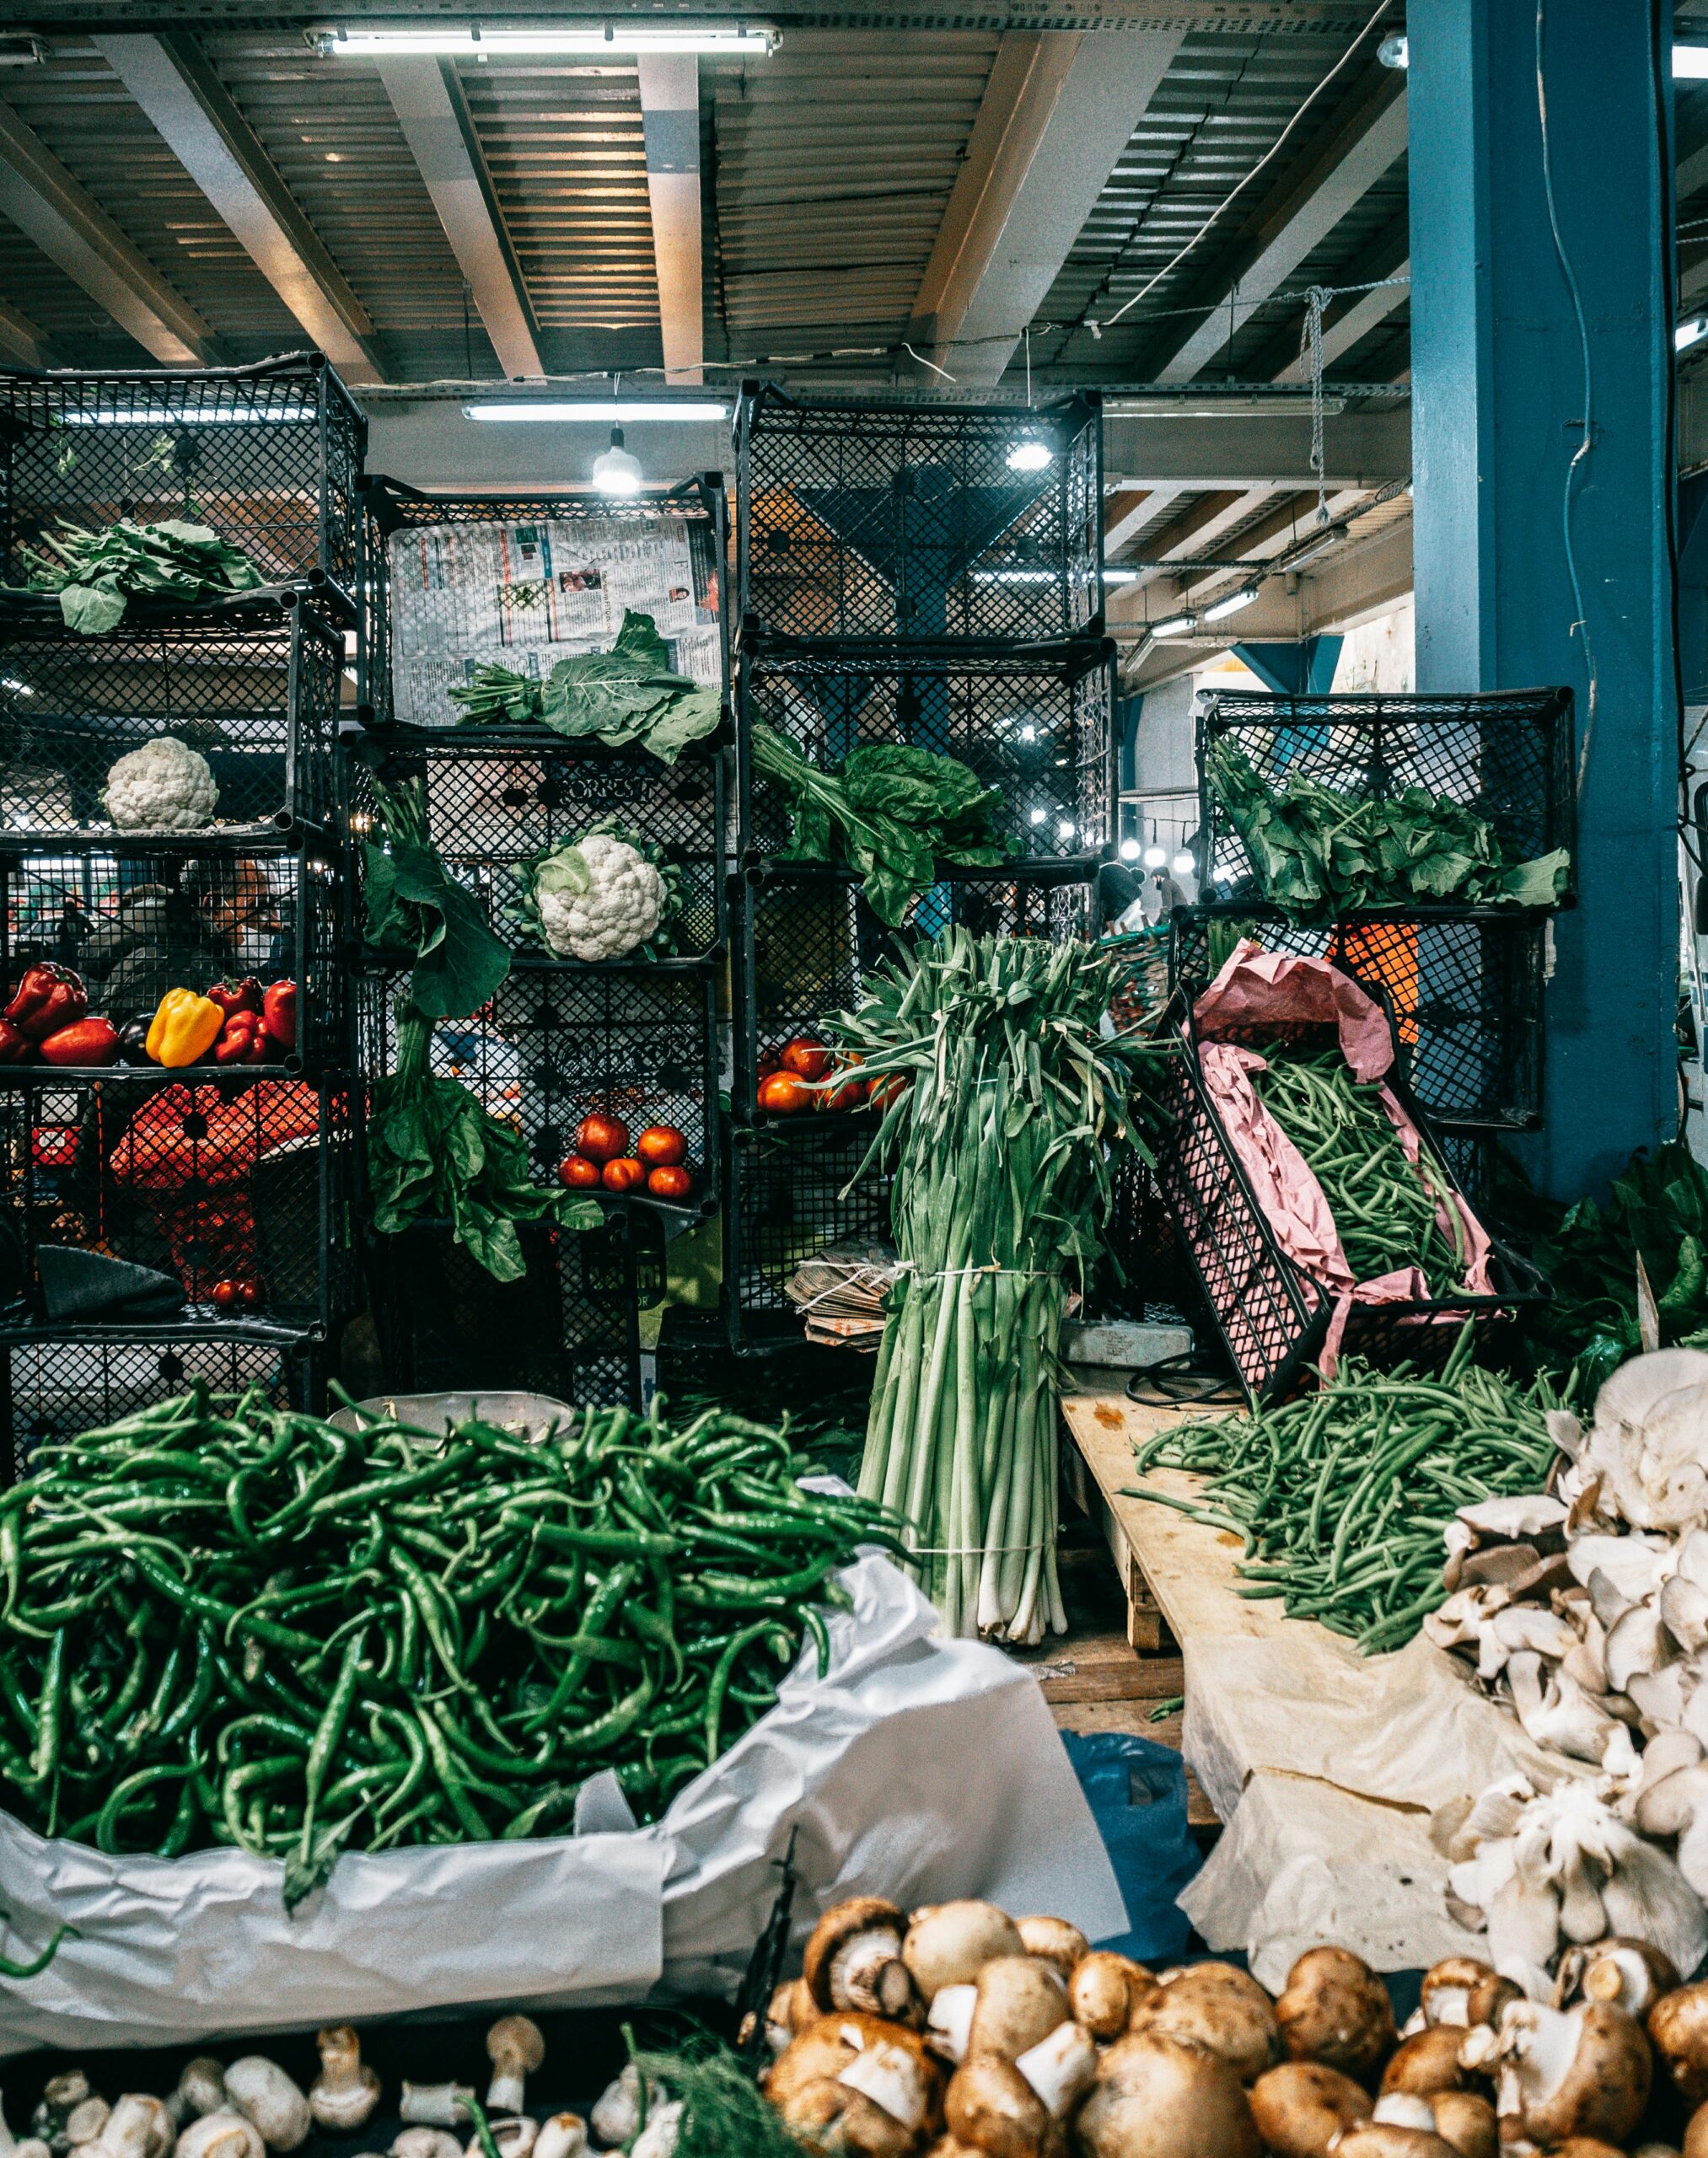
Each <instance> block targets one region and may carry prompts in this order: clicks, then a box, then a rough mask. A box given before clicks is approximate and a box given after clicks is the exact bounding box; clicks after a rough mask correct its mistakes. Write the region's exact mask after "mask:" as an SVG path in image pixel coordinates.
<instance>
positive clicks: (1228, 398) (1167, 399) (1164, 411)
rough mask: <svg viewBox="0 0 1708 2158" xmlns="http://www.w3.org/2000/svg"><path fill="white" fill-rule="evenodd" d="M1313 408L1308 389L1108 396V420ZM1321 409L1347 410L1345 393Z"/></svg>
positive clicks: (1234, 415)
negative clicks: (1192, 394) (1223, 393)
mask: <svg viewBox="0 0 1708 2158" xmlns="http://www.w3.org/2000/svg"><path fill="white" fill-rule="evenodd" d="M1320 409H1321V410H1322V411H1324V412H1327V413H1330V414H1333V413H1336V412H1344V411H1345V409H1346V400H1345V398H1344V397H1325V398H1324V400H1322V405H1321V407H1320ZM1312 410H1313V405H1312V403H1311V397H1310V392H1309V389H1303V390H1297V389H1285V388H1281V389H1238V390H1232V391H1229V392H1228V393H1227V394H1226V395H1222V396H1219V397H1206V396H1205V395H1203V393H1202V389H1201V386H1200V391H1199V394H1198V395H1196V396H1189V395H1185V394H1184V393H1183V392H1179V391H1169V390H1167V389H1141V390H1128V391H1126V392H1125V394H1124V395H1121V396H1119V397H1105V398H1104V405H1103V416H1104V419H1106V420H1227V419H1249V417H1250V416H1252V415H1253V414H1254V413H1264V414H1269V413H1280V412H1301V411H1303V412H1309V411H1312Z"/></svg>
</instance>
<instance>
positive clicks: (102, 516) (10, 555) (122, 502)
mask: <svg viewBox="0 0 1708 2158" xmlns="http://www.w3.org/2000/svg"><path fill="white" fill-rule="evenodd" d="M367 440H368V423H367V421H365V420H364V419H363V416H362V414H361V411H360V410H359V409H358V408H357V405H356V403H355V400H353V399H352V397H351V395H350V393H349V391H348V390H347V389H345V387H344V385H343V384H342V383H341V382H340V381H339V379H338V378H337V376H336V374H335V373H333V371H332V369H331V368H330V366H328V364H327V362H326V361H325V359H324V358H323V357H322V356H321V355H320V353H318V352H296V353H292V354H289V355H287V357H282V358H279V359H272V360H263V361H261V362H259V363H258V364H257V365H255V366H254V367H244V368H198V369H196V370H194V371H192V372H190V373H182V372H180V371H177V370H172V369H165V368H139V369H137V370H135V371H134V372H127V373H69V372H67V373H52V374H41V373H34V372H26V371H22V370H20V371H18V372H13V373H0V448H3V453H4V454H3V459H0V582H4V583H7V584H13V585H22V584H24V583H27V582H28V581H29V568H30V565H29V562H28V560H27V558H26V557H25V556H24V555H23V554H22V553H21V552H20V550H21V549H22V548H23V547H24V546H26V545H35V543H36V542H37V541H39V539H40V536H41V534H42V533H43V532H44V531H45V530H48V529H52V528H53V527H55V526H56V525H59V524H62V523H67V524H77V525H83V526H87V527H91V528H94V527H99V526H101V525H106V524H110V523H113V521H114V520H115V518H121V517H126V518H133V519H135V520H136V521H137V523H148V524H153V523H166V522H169V521H170V520H172V519H174V518H181V519H183V520H185V521H186V522H188V523H192V524H207V525H212V528H213V529H214V530H215V531H216V532H218V534H219V535H220V537H221V538H222V539H228V540H229V541H230V542H231V544H232V545H234V546H236V547H240V548H241V549H242V550H243V551H244V553H245V554H246V555H247V556H249V558H250V561H252V562H253V563H254V564H255V567H256V568H257V569H258V570H259V571H260V573H261V575H262V577H264V578H265V579H266V581H267V582H268V583H270V584H287V583H290V582H293V581H294V580H296V579H298V578H304V577H314V576H316V575H318V576H320V577H325V578H327V579H330V582H332V583H333V584H335V585H336V586H337V587H339V588H340V589H341V592H342V593H344V594H345V595H346V598H352V597H353V595H354V593H355V592H356V589H357V575H358V565H359V556H360V542H359V538H358V534H357V507H356V485H357V479H358V477H359V475H360V474H361V470H362V460H363V454H364V451H365V449H366V446H367Z"/></svg>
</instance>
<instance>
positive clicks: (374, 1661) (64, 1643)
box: [0, 1391, 899, 1903]
mask: <svg viewBox="0 0 1708 2158" xmlns="http://www.w3.org/2000/svg"><path fill="white" fill-rule="evenodd" d="M37 1460H38V1463H40V1467H39V1468H38V1470H37V1473H36V1474H33V1475H32V1476H30V1478H29V1479H27V1480H25V1481H24V1482H23V1483H20V1484H17V1485H16V1486H14V1487H13V1489H12V1490H9V1491H7V1492H5V1493H4V1494H3V1495H0V1574H3V1580H4V1590H5V1602H4V1606H3V1609H0V1803H3V1804H4V1805H5V1806H7V1807H8V1808H9V1809H10V1810H11V1811H12V1812H14V1813H16V1814H18V1815H19V1816H20V1817H22V1818H23V1819H24V1820H25V1821H27V1822H29V1823H30V1825H31V1826H32V1827H33V1828H37V1829H39V1830H40V1832H41V1833H44V1834H46V1835H57V1836H66V1837H70V1838H73V1839H78V1840H81V1841H84V1842H92V1843H94V1844H95V1845H96V1846H98V1847H99V1849H102V1850H105V1851H148V1852H154V1853H158V1854H159V1855H162V1856H165V1857H173V1856H176V1855H178V1854H180V1853H181V1852H184V1851H186V1850H191V1849H201V1848H205V1847H207V1846H208V1845H210V1844H235V1845H237V1846H239V1847H240V1848H241V1849H244V1850H247V1851H250V1852H252V1853H255V1854H256V1855H261V1856H267V1857H274V1858H282V1859H283V1860H285V1861H286V1865H287V1873H286V1900H287V1903H294V1902H295V1901H297V1900H298V1899H299V1898H301V1897H302V1896H303V1895H305V1894H307V1893H308V1892H309V1889H310V1888H312V1887H315V1886H317V1885H318V1884H319V1883H320V1882H321V1881H323V1880H324V1879H325V1876H326V1875H327V1873H328V1872H329V1871H330V1868H331V1865H332V1864H333V1862H334V1861H335V1860H336V1857H337V1855H338V1853H339V1852H340V1851H341V1850H344V1849H360V1850H368V1851H377V1850H384V1849H389V1848H391V1847H393V1846H395V1845H397V1844H422V1843H456V1842H460V1841H466V1840H476V1839H495V1838H506V1837H511V1838H513V1837H525V1836H532V1835H545V1834H552V1833H560V1832H563V1831H567V1828H568V1827H569V1825H570V1823H571V1821H572V1815H573V1812H574V1806H575V1797H576V1793H577V1790H578V1789H579V1787H580V1785H581V1784H582V1783H583V1780H585V1779H586V1778H587V1777H588V1775H590V1774H593V1773H594V1772H595V1771H596V1770H599V1769H607V1768H610V1769H615V1770H616V1771H617V1772H618V1774H619V1776H620V1780H621V1782H622V1785H623V1787H624V1789H625V1790H626V1793H627V1795H628V1796H629V1798H630V1800H631V1803H632V1804H633V1805H634V1806H635V1809H636V1812H637V1813H638V1814H639V1815H641V1817H643V1818H650V1817H655V1816H656V1815H657V1814H658V1812H662V1811H663V1807H664V1806H666V1805H667V1804H668V1803H669V1799H670V1797H671V1796H672V1794H673V1793H674V1792H675V1791H676V1790H678V1789H679V1788H680V1786H681V1785H683V1784H685V1782H687V1781H688V1780H690V1779H691V1778H692V1777H694V1776H695V1775H696V1774H699V1773H700V1771H701V1770H702V1769H705V1768H706V1766H707V1765H708V1764H709V1763H711V1762H712V1761H713V1760H715V1759H716V1758H717V1756H718V1755H719V1753H722V1751H723V1750H724V1749H725V1748H726V1747H728V1746H729V1745H730V1744H731V1743H732V1742H733V1740H734V1739H735V1738H736V1737H738V1736H739V1734H740V1733H741V1732H742V1731H744V1730H745V1729H746V1728H747V1727H748V1726H749V1724H751V1723H752V1722H754V1721H755V1719H756V1718H758V1717H759V1716H760V1715H763V1714H764V1713H765V1710H766V1709H768V1708H769V1707H770V1706H771V1703H772V1702H773V1700H774V1699H776V1688H777V1683H778V1681H779V1679H780V1678H781V1676H782V1675H783V1674H784V1673H785V1672H787V1671H788V1669H789V1668H790V1667H791V1666H792V1664H793V1663H794V1661H795V1660H796V1658H797V1656H798V1654H799V1652H800V1650H801V1648H802V1645H803V1642H804V1641H805V1640H807V1639H808V1638H809V1637H810V1639H811V1640H813V1641H814V1643H815V1644H816V1647H817V1651H818V1659H819V1668H820V1670H821V1671H822V1670H823V1669H824V1665H825V1660H826V1657H827V1655H828V1649H829V1636H828V1633H827V1630H826V1626H825V1619H824V1613H825V1611H826V1609H827V1608H835V1607H838V1606H846V1592H844V1591H842V1590H841V1587H840V1586H839V1584H838V1582H837V1581H836V1579H835V1574H836V1570H837V1569H838V1568H840V1567H842V1566H845V1565H847V1564H848V1563H849V1562H850V1561H851V1559H853V1557H854V1556H855V1554H856V1549H857V1547H858V1546H860V1545H862V1544H873V1543H876V1544H878V1545H881V1546H884V1547H885V1548H889V1549H896V1548H899V1547H898V1546H897V1545H896V1544H895V1542H894V1538H893V1537H892V1536H891V1535H890V1533H889V1527H890V1526H891V1524H889V1523H888V1522H887V1520H886V1517H884V1515H883V1513H882V1512H881V1510H880V1509H878V1508H877V1507H875V1506H873V1505H871V1504H870V1503H868V1502H867V1501H863V1500H857V1499H854V1498H852V1497H837V1496H819V1495H811V1494H808V1493H807V1492H805V1491H803V1490H801V1489H800V1486H799V1484H798V1478H799V1477H800V1476H801V1475H802V1474H803V1473H804V1472H805V1469H806V1468H807V1464H806V1463H804V1462H803V1461H802V1460H801V1459H800V1458H799V1457H798V1456H797V1455H796V1453H795V1452H794V1450H793V1448H792V1445H791V1444H790V1441H789V1439H788V1437H787V1433H786V1432H780V1431H775V1430H772V1429H770V1428H769V1427H767V1426H765V1425H759V1424H754V1423H750V1422H748V1421H747V1420H744V1419H743V1418H741V1417H739V1416H733V1415H728V1414H727V1413H725V1412H724V1411H722V1410H721V1409H709V1410H706V1411H705V1412H704V1413H702V1414H701V1415H697V1416H696V1417H695V1418H694V1419H693V1420H692V1421H691V1422H689V1423H686V1424H685V1425H684V1427H683V1428H682V1429H680V1430H679V1431H673V1430H672V1429H671V1428H670V1427H669V1425H668V1424H667V1423H666V1422H664V1421H663V1420H662V1418H661V1417H660V1415H658V1412H656V1411H655V1413H654V1415H653V1416H652V1417H650V1418H647V1419H642V1418H641V1417H638V1416H636V1415H631V1413H630V1412H629V1411H627V1410H626V1409H589V1410H586V1411H584V1412H583V1415H582V1416H581V1418H580V1420H579V1422H578V1423H577V1424H575V1425H572V1426H570V1427H568V1428H567V1429H562V1430H560V1431H557V1432H556V1433H555V1434H554V1435H553V1436H551V1437H550V1438H548V1439H547V1440H546V1441H544V1442H543V1443H540V1444H531V1443H529V1442H528V1441H525V1440H524V1439H522V1438H519V1437H518V1436H515V1435H513V1433H510V1432H508V1431H503V1430H501V1429H499V1428H497V1427H496V1426H494V1425H489V1424H484V1423H478V1422H473V1423H465V1424H462V1425H459V1426H457V1427H456V1428H454V1430H452V1431H450V1432H449V1433H448V1435H445V1434H436V1435H430V1434H427V1433H425V1432H422V1431H417V1430H413V1429H411V1428H410V1427H408V1426H406V1425H403V1424H400V1423H397V1422H395V1421H387V1422H379V1423H373V1424H369V1425H366V1426H365V1427H364V1428H363V1430H362V1431H360V1433H359V1435H358V1434H355V1433H352V1432H349V1431H342V1430H340V1429H338V1428H337V1427H336V1426H335V1425H331V1424H329V1423H324V1422H322V1421H320V1420H319V1419H318V1418H315V1417H312V1416H307V1415H298V1414H295V1413H293V1412H291V1411H288V1410H284V1409H276V1408H273V1407H271V1406H269V1405H268V1404H266V1402H265V1401H264V1400H263V1399H262V1398H260V1395H259V1394H258V1393H250V1394H248V1395H245V1396H244V1397H243V1398H241V1399H239V1400H237V1401H235V1402H233V1401H232V1400H231V1399H230V1398H226V1399H224V1400H223V1401H221V1400H218V1399H215V1398H209V1397H208V1396H207V1394H206V1393H203V1392H201V1391H196V1392H193V1393H189V1394H186V1395H185V1396H184V1397H183V1398H180V1399H178V1400H175V1401H169V1402H165V1403H162V1404H159V1405H158V1406H156V1407H153V1408H149V1409H144V1410H142V1411H140V1412H138V1413H137V1415H133V1416H131V1417H129V1418H127V1419H126V1420H125V1421H123V1422H122V1423H120V1424H116V1425H112V1426H110V1427H109V1428H108V1429H105V1430H103V1431H91V1432H89V1433H86V1434H85V1435H84V1436H82V1437H80V1438H78V1439H75V1440H73V1441H69V1442H68V1443H67V1444H64V1445H60V1446H48V1447H42V1448H41V1449H40V1452H39V1453H38V1455H37Z"/></svg>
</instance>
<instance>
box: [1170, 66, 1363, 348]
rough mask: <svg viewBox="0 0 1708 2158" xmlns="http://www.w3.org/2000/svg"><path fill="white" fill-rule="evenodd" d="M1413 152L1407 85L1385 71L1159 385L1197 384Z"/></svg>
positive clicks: (1260, 236)
mask: <svg viewBox="0 0 1708 2158" xmlns="http://www.w3.org/2000/svg"><path fill="white" fill-rule="evenodd" d="M1404 151H1405V78H1404V76H1402V75H1395V74H1392V73H1389V72H1386V71H1384V72H1383V80H1382V81H1381V83H1378V86H1377V89H1376V91H1375V94H1373V95H1372V97H1371V98H1369V99H1367V101H1366V102H1365V104H1364V105H1363V106H1362V108H1361V109H1360V110H1358V111H1357V112H1356V113H1355V114H1354V115H1353V116H1352V118H1351V120H1349V121H1347V123H1346V124H1345V126H1343V127H1341V128H1340V129H1339V130H1338V131H1337V132H1336V133H1335V138H1334V140H1333V141H1332V142H1330V143H1329V146H1328V148H1326V149H1325V150H1324V153H1323V154H1322V155H1321V156H1320V157H1319V158H1318V159H1317V160H1316V161H1315V163H1314V164H1313V166H1312V167H1311V169H1310V171H1309V172H1308V174H1306V175H1305V177H1304V179H1303V180H1301V181H1299V182H1298V183H1297V185H1294V186H1293V187H1291V188H1289V189H1288V190H1287V191H1286V194H1285V195H1284V196H1281V199H1280V200H1279V201H1276V203H1275V204H1274V205H1273V206H1272V207H1271V208H1270V210H1269V211H1268V212H1266V213H1265V215H1264V216H1263V217H1262V218H1261V219H1260V222H1259V223H1258V226H1257V228H1256V231H1255V232H1254V234H1253V235H1252V237H1251V241H1250V244H1249V250H1248V259H1247V260H1246V262H1245V266H1244V267H1243V269H1242V270H1241V271H1240V273H1239V275H1238V276H1237V277H1236V278H1235V279H1234V281H1233V286H1232V287H1231V289H1230V290H1227V291H1224V292H1223V293H1221V294H1219V295H1218V296H1217V298H1216V299H1215V301H1214V302H1213V303H1212V304H1211V307H1210V310H1209V312H1208V314H1206V316H1205V318H1204V319H1203V321H1202V322H1200V324H1199V325H1198V326H1197V328H1196V329H1195V330H1193V331H1192V333H1191V335H1190V336H1189V337H1187V338H1186V339H1185V340H1184V341H1183V342H1182V343H1181V344H1179V345H1178V346H1176V347H1175V348H1174V351H1173V352H1171V353H1170V354H1169V356H1168V358H1167V359H1166V360H1165V361H1163V364H1162V365H1161V366H1160V367H1159V368H1157V370H1156V375H1157V380H1158V381H1161V382H1190V380H1191V378H1192V377H1193V376H1194V375H1195V374H1197V373H1200V371H1201V370H1202V369H1203V368H1206V367H1207V366H1208V365H1209V363H1210V362H1211V360H1213V359H1214V358H1215V357H1216V355H1217V353H1218V352H1221V351H1222V349H1223V347H1224V346H1226V345H1227V342H1228V341H1229V339H1230V338H1231V337H1233V335H1234V334H1235V332H1236V331H1237V330H1238V329H1239V328H1240V326H1241V325H1243V323H1245V322H1247V321H1249V319H1250V318H1251V316H1252V315H1253V314H1254V313H1255V312H1256V310H1257V309H1258V308H1259V307H1260V305H1261V304H1262V303H1263V302H1264V301H1265V300H1266V299H1268V298H1270V294H1271V293H1277V292H1279V291H1280V290H1281V287H1283V286H1284V285H1285V284H1286V281H1287V279H1288V278H1289V277H1291V276H1292V274H1293V272H1294V271H1296V270H1297V268H1298V266H1299V265H1300V263H1302V261H1303V260H1305V258H1306V256H1307V255H1309V254H1311V253H1312V251H1313V250H1314V249H1315V248H1317V247H1319V245H1320V244H1322V242H1323V241H1324V239H1326V238H1327V237H1328V235H1329V234H1330V233H1331V232H1332V231H1333V230H1334V228H1335V226H1336V225H1337V224H1339V223H1340V220H1341V218H1342V217H1345V214H1346V212H1347V211H1348V210H1350V209H1351V207H1352V205H1353V204H1354V203H1355V202H1356V201H1359V200H1360V199H1361V198H1362V196H1364V195H1366V194H1367V192H1368V191H1369V190H1370V188H1371V187H1372V185H1374V184H1375V182H1376V181H1377V180H1380V179H1381V177H1382V175H1383V173H1385V172H1386V171H1388V169H1389V167H1390V166H1391V165H1392V164H1394V160H1395V159H1396V158H1399V156H1401V155H1402V154H1403V153H1404Z"/></svg>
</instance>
